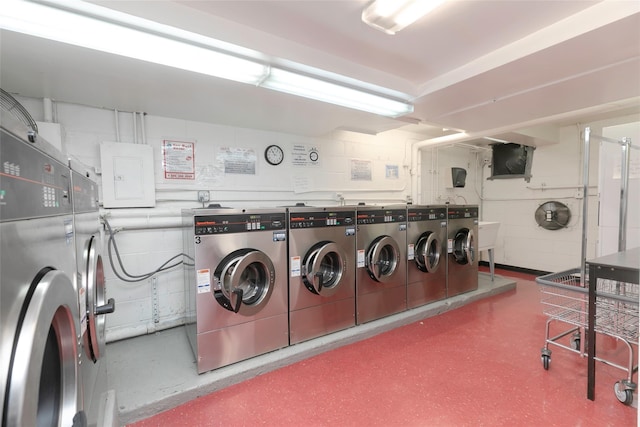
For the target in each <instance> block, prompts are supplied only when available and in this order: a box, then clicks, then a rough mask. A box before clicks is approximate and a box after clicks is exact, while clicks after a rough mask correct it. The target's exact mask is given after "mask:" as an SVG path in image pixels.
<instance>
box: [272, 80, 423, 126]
mask: <svg viewBox="0 0 640 427" xmlns="http://www.w3.org/2000/svg"><path fill="white" fill-rule="evenodd" d="M261 86H264V87H267V88H269V89H273V90H277V91H280V92H286V93H290V94H293V95H298V96H302V97H305V98H311V99H316V100H319V101H324V102H329V103H331V104H336V105H342V106H343V107H348V108H354V109H356V110H362V111H368V112H370V113H374V114H379V115H382V116H389V117H399V116H402V115H404V114H408V113H411V112H413V105H411V104H408V103H406V102H402V101H397V100H393V99H389V98H385V97H382V96H379V95H374V94H371V93H368V92H363V91H361V90H356V89H352V88H349V87H346V86H341V85H338V84H335V83H330V82H327V81H324V80H319V79H317V78H314V77H309V76H304V75H302V74H296V73H293V72H291V71H285V70H280V69H277V68H272V69H271V72H270V73H269V77H268V78H267V79H266V80H265V81H264V82H263V83H262V84H261Z"/></svg>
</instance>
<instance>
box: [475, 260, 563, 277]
mask: <svg viewBox="0 0 640 427" xmlns="http://www.w3.org/2000/svg"><path fill="white" fill-rule="evenodd" d="M478 264H479V265H481V266H483V267H489V262H488V261H479V262H478ZM495 268H499V269H501V270H508V271H515V272H516V273H523V274H531V275H533V276H544V275H545V274H549V273H551V272H550V271H542V270H533V269H531V268H524V267H516V266H513V265H505V264H495Z"/></svg>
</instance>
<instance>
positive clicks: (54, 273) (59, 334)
mask: <svg viewBox="0 0 640 427" xmlns="http://www.w3.org/2000/svg"><path fill="white" fill-rule="evenodd" d="M76 319H78V309H77V295H76V292H75V290H74V287H73V284H72V282H71V280H70V279H69V278H68V277H67V276H66V275H65V274H64V273H62V272H61V271H58V270H53V269H51V268H45V269H43V270H42V271H41V272H40V273H39V274H38V276H36V278H35V279H34V281H33V282H32V284H31V287H30V289H29V292H28V294H27V297H26V299H25V303H24V306H23V309H22V311H21V313H20V321H19V322H18V327H17V330H16V338H15V340H14V343H13V348H12V352H11V360H10V363H9V375H8V378H7V384H6V390H5V401H4V411H3V415H2V425H3V426H5V425H6V426H14V425H15V426H28V425H56V426H57V425H65V426H71V425H76V424H75V423H74V421H77V420H82V419H84V414H83V412H79V409H80V405H79V398H80V394H79V392H78V384H79V382H78V364H77V358H78V356H77V355H78V346H77V341H76V326H75V325H76V323H75V322H76Z"/></svg>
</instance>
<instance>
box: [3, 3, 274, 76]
mask: <svg viewBox="0 0 640 427" xmlns="http://www.w3.org/2000/svg"><path fill="white" fill-rule="evenodd" d="M77 3H81V2H77ZM62 5H64V6H67V5H68V6H70V7H71V6H73V4H72V3H69V4H67V3H62ZM92 9H93V11H92V12H94V13H96V14H97V13H103V14H104V13H105V12H108V9H106V8H103V7H100V6H95V5H94V7H93V8H92ZM105 9H106V10H105ZM0 27H1V28H4V29H7V30H10V31H15V32H19V33H24V34H29V35H32V36H36V37H42V38H46V39H50V40H56V41H59V42H63V43H68V44H72V45H75V46H81V47H85V48H89V49H94V50H99V51H102V52H107V53H112V54H116V55H121V56H126V57H129V58H134V59H139V60H142V61H147V62H152V63H155V64H160V65H166V66H169V67H174V68H180V69H183V70H187V71H193V72H196V73H201V74H207V75H210V76H215V77H221V78H224V79H229V80H235V81H239V82H244V83H253V84H257V83H258V82H260V81H261V80H262V79H264V77H265V74H266V73H267V71H268V67H266V66H265V65H263V64H260V63H258V62H253V61H249V60H246V59H243V58H239V57H235V56H231V55H227V54H225V53H221V52H217V51H215V50H211V49H207V48H206V47H200V46H196V45H194V44H190V43H185V42H182V41H178V40H175V39H171V38H167V37H163V36H160V35H156V34H152V33H149V32H145V31H141V30H137V29H134V28H131V27H127V26H122V25H117V24H115V23H111V22H109V21H104V20H101V19H95V18H92V17H90V16H85V15H80V14H76V13H72V12H67V11H66V10H62V9H57V8H53V7H48V6H47V5H43V4H37V3H30V2H25V1H14V0H9V1H7V0H3V7H2V12H0Z"/></svg>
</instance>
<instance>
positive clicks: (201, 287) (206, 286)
mask: <svg viewBox="0 0 640 427" xmlns="http://www.w3.org/2000/svg"><path fill="white" fill-rule="evenodd" d="M210 273H211V272H210V270H209V269H208V268H207V269H204V270H198V277H197V281H198V293H199V294H204V293H207V292H211V279H210V277H211V274H210Z"/></svg>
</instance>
